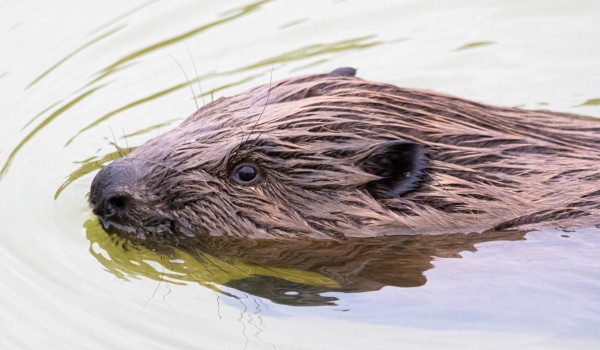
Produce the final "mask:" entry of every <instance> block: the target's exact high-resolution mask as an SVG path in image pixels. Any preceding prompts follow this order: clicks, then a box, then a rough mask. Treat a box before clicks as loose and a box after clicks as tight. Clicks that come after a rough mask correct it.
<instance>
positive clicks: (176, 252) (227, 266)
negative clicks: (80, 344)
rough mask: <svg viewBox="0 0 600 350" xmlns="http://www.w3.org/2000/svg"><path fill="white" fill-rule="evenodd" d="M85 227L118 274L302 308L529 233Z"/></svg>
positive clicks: (407, 283) (420, 280)
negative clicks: (298, 234)
mask: <svg viewBox="0 0 600 350" xmlns="http://www.w3.org/2000/svg"><path fill="white" fill-rule="evenodd" d="M85 228H86V231H87V238H88V240H89V241H90V245H91V249H90V252H91V253H92V254H93V255H94V256H95V257H96V259H98V261H99V262H100V263H102V265H104V267H105V268H106V269H107V270H108V271H110V272H111V273H113V274H114V275H115V276H117V277H119V278H137V277H138V276H145V277H147V278H150V279H153V280H164V281H170V282H173V283H181V282H194V283H199V284H202V285H206V286H211V287H212V286H218V285H224V286H228V287H233V288H235V289H237V290H241V291H244V292H247V293H249V294H252V295H255V296H260V297H263V298H267V299H269V300H271V301H273V302H275V303H279V304H286V305H297V306H315V305H335V301H336V300H337V299H336V298H335V297H332V296H323V295H322V294H323V293H327V292H344V293H359V292H368V291H375V290H379V289H381V288H383V287H385V286H394V287H403V288H406V287H419V286H422V285H424V284H425V283H426V282H427V280H426V278H425V276H424V272H425V271H427V270H429V269H430V268H432V267H433V265H432V264H431V261H432V260H433V259H434V258H436V257H438V258H460V257H461V255H460V254H461V252H464V251H472V252H474V251H476V248H475V245H476V244H479V243H484V242H492V241H500V240H504V241H514V240H523V239H524V237H525V233H524V232H522V231H506V232H496V231H489V232H484V233H481V234H479V233H472V234H462V233H461V234H446V235H439V236H389V237H379V238H368V239H365V238H348V239H345V240H340V241H330V240H289V241H285V240H256V239H253V240H250V239H232V238H229V237H225V238H223V237H207V238H202V239H196V240H192V241H186V242H185V246H180V247H169V246H164V245H152V243H149V242H143V243H144V245H145V246H142V245H141V244H135V243H132V242H130V241H127V240H125V239H123V238H119V237H118V236H116V235H109V234H107V233H105V232H104V231H103V230H102V228H101V226H100V225H99V224H98V223H97V222H96V220H93V219H90V220H88V221H87V222H86V224H85ZM105 254H106V255H105ZM150 262H152V263H154V264H150ZM156 264H158V266H160V267H161V269H156V267H155V266H156Z"/></svg>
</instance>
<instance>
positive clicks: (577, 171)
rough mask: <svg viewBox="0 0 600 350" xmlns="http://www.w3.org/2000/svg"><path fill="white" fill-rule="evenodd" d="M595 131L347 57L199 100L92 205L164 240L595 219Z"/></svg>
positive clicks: (598, 174)
mask: <svg viewBox="0 0 600 350" xmlns="http://www.w3.org/2000/svg"><path fill="white" fill-rule="evenodd" d="M599 135H600V124H598V123H596V122H593V121H589V120H584V119H582V118H577V117H574V116H569V115H564V114H558V113H552V112H545V111H525V110H520V109H516V108H499V107H492V106H486V105H482V104H478V103H474V102H470V101H467V100H463V99H459V98H455V97H450V96H446V95H442V94H438V93H433V92H428V91H421V90H415V89H405V88H399V87H396V86H393V85H388V84H382V83H374V82H368V81H364V80H361V79H359V78H356V77H354V70H353V69H350V68H343V69H338V70H335V71H333V72H332V73H330V74H321V75H312V76H305V77H299V78H293V79H288V80H283V81H280V82H274V83H272V84H268V85H264V86H261V87H258V88H255V89H253V90H250V91H249V92H246V93H243V94H240V95H237V96H233V97H230V98H221V99H219V100H216V101H214V102H212V103H210V104H207V105H206V106H204V107H203V108H201V109H200V110H198V111H197V112H196V113H194V114H193V115H192V116H190V117H189V118H188V119H186V120H185V121H184V122H183V123H182V124H181V125H180V126H179V127H177V128H175V129H173V130H171V131H169V132H167V133H165V134H163V135H161V136H158V137H156V138H154V139H152V140H150V141H148V142H146V143H145V144H143V145H141V146H140V147H138V148H137V149H136V150H135V151H133V152H132V153H130V154H129V155H127V156H125V157H123V158H121V159H119V160H117V161H115V162H113V163H112V164H109V165H108V166H106V167H105V168H104V169H102V170H101V171H100V172H99V173H98V175H97V176H96V178H95V179H94V181H93V183H92V188H91V194H90V201H91V205H92V207H93V211H94V213H95V214H97V215H98V216H99V217H100V220H101V221H102V223H103V225H104V227H105V228H114V229H116V230H117V231H119V232H122V233H126V232H129V233H132V234H134V236H138V237H148V236H152V237H154V238H161V239H173V240H178V239H181V238H185V237H206V236H235V237H256V238H273V237H285V238H294V237H296V238H298V237H300V238H304V237H306V238H337V237H349V236H352V237H355V236H381V235H393V234H418V233H425V234H430V233H443V232H457V231H462V232H466V231H468V232H473V231H482V230H486V229H492V228H496V229H500V228H508V227H515V226H523V225H531V224H536V223H549V222H567V223H568V224H575V223H598V221H599V220H598V217H599V215H598V211H599V201H598V198H599V197H600V190H599V188H600V168H599V165H598V164H600V163H599V161H600V151H599V149H600V136H599ZM565 220H567V221H565Z"/></svg>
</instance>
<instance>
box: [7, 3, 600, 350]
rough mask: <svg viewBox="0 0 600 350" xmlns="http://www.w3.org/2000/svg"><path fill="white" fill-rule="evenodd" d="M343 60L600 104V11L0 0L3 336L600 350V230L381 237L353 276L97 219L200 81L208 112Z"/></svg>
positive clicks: (596, 111) (209, 344) (412, 79)
mask: <svg viewBox="0 0 600 350" xmlns="http://www.w3.org/2000/svg"><path fill="white" fill-rule="evenodd" d="M179 66H181V68H180V67H179ZM340 66H353V67H357V68H359V76H361V77H363V78H366V79H370V80H376V81H384V82H389V83H393V84H397V85H401V86H407V87H419V88H427V89H433V90H436V91H441V92H445V93H450V94H453V95H458V96H461V97H466V98H470V99H474V100H477V101H481V102H487V103H492V104H499V105H508V106H522V107H525V108H544V109H552V110H557V111H566V112H574V113H579V114H586V115H590V116H594V117H600V3H599V2H597V1H566V0H565V1H511V2H508V1H452V2H450V1H441V0H439V1H377V2H373V1H371V2H365V1H258V2H251V1H248V2H244V1H235V2H225V1H220V2H217V1H145V2H143V1H130V2H124V1H97V2H84V1H2V2H0V167H1V169H2V170H1V175H0V176H1V178H0V228H1V229H0V262H1V264H0V281H1V282H0V349H59V348H60V349H131V348H147V349H457V348H459V349H509V348H510V349H599V348H600V256H599V253H598V250H599V247H600V229H597V228H588V229H579V230H577V231H574V232H563V231H559V230H554V229H548V230H544V231H543V232H530V233H527V234H526V235H524V234H522V233H514V235H509V236H507V237H489V238H487V237H486V238H481V237H476V238H473V239H472V240H470V239H465V240H463V241H462V242H459V243H456V240H453V241H452V242H450V243H448V242H447V241H444V242H436V241H435V240H432V241H428V240H424V241H418V240H417V241H416V242H407V243H406V247H407V248H406V250H405V251H404V252H403V253H396V252H395V253H392V256H391V257H390V258H389V259H387V260H386V261H387V262H388V263H387V264H386V261H383V260H381V256H382V255H380V252H378V251H372V250H368V249H367V251H366V253H365V256H367V257H369V259H362V258H357V261H347V262H345V264H347V265H343V266H338V268H339V269H342V270H343V269H344V268H346V266H352V264H353V263H364V266H361V267H360V269H363V270H361V271H366V272H365V274H364V275H361V276H355V277H356V279H353V280H350V281H347V280H342V279H335V278H332V276H333V274H329V275H328V274H326V273H318V272H315V271H308V270H303V269H302V267H301V266H289V264H288V265H282V266H278V267H271V268H269V267H259V266H254V265H251V264H245V263H244V262H242V261H234V262H232V261H221V260H218V259H216V258H210V257H204V256H201V257H194V256H191V255H185V254H184V253H183V252H179V253H178V254H176V255H177V256H168V255H166V254H162V255H161V254H157V253H155V252H152V251H150V250H147V249H144V248H141V247H135V246H134V247H132V246H130V245H128V244H126V243H124V242H122V241H120V240H118V239H116V238H115V237H109V236H108V235H106V234H105V233H104V232H103V231H102V230H101V229H99V227H98V224H97V222H96V220H95V219H94V217H93V215H92V214H91V211H90V209H89V208H88V204H87V197H86V196H87V193H88V190H89V185H90V182H91V180H92V178H93V175H94V174H95V172H96V171H97V170H98V169H99V168H100V167H101V166H102V165H103V164H105V163H106V162H108V161H110V160H111V159H114V158H116V157H118V156H119V150H118V149H117V147H116V145H118V146H119V147H121V148H122V149H126V148H129V147H135V146H137V145H139V144H141V143H142V142H143V141H144V140H147V139H149V138H150V137H152V136H155V135H158V134H160V133H161V132H163V131H165V130H168V129H169V128H172V127H173V126H174V125H176V124H177V123H178V122H180V121H181V120H182V119H183V118H184V117H186V116H188V115H190V114H191V113H192V112H193V111H194V110H195V109H196V106H195V102H194V99H193V98H192V91H190V86H189V84H188V83H187V81H186V77H185V75H187V76H188V78H189V80H191V81H192V82H193V84H192V86H193V88H194V90H195V92H194V94H196V95H198V98H197V99H196V100H197V103H198V104H199V105H202V104H203V103H204V102H207V101H210V100H211V99H213V98H217V97H220V96H228V95H232V94H235V93H238V92H241V91H243V90H245V89H247V88H250V87H253V86H255V85H259V84H264V83H267V82H268V81H269V80H270V76H271V74H272V76H273V80H278V79H283V78H286V77H290V76H293V75H300V74H310V73H321V72H326V71H329V70H332V69H335V68H337V67H340ZM182 70H183V71H185V74H184V73H183V72H182ZM196 80H199V81H200V83H201V88H202V92H200V88H199V87H198V85H197V84H196V82H195V81H196ZM200 95H202V96H200ZM115 144H116V145H115ZM573 186H577V184H573ZM459 241H460V239H459ZM473 245H474V247H475V248H473ZM403 247H404V245H403ZM411 247H412V248H411ZM381 254H384V253H381ZM385 254H387V253H385ZM383 256H384V257H387V255H383ZM361 259H362V260H361ZM377 259H380V260H381V261H379V260H377ZM373 261H375V262H377V264H375V266H372V265H373V263H372V262H373ZM390 262H391V263H390ZM380 263H381V264H382V265H380ZM369 264H370V265H369ZM381 266H383V267H385V268H380V269H377V267H381ZM367 267H369V268H367ZM360 269H359V270H360ZM367 272H368V273H367ZM359 277H360V278H359Z"/></svg>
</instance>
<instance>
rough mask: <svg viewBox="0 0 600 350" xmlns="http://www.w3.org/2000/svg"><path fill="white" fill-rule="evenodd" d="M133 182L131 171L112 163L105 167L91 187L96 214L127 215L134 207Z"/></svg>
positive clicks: (110, 216) (93, 207)
mask: <svg viewBox="0 0 600 350" xmlns="http://www.w3.org/2000/svg"><path fill="white" fill-rule="evenodd" d="M131 182H132V179H131V176H130V174H129V171H127V169H126V168H124V167H123V166H121V165H118V164H115V163H111V164H109V165H107V166H106V167H104V168H103V169H102V170H100V172H98V174H97V175H96V177H95V178H94V180H93V181H92V186H91V189H90V202H91V206H92V211H93V212H94V214H96V215H98V216H100V217H103V218H116V217H125V216H127V214H128V212H129V211H130V209H131V207H132V202H133V195H132V186H131V185H130V183H131Z"/></svg>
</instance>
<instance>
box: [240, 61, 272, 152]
mask: <svg viewBox="0 0 600 350" xmlns="http://www.w3.org/2000/svg"><path fill="white" fill-rule="evenodd" d="M274 67H275V62H274V61H273V63H272V64H271V77H270V78H269V90H267V101H266V102H265V105H264V106H263V110H262V111H261V112H260V115H259V116H258V119H256V122H255V123H254V126H252V129H250V133H249V134H248V138H247V139H246V142H247V141H248V140H249V139H250V136H252V133H253V132H254V128H256V126H257V125H258V122H259V121H260V119H261V118H262V116H263V114H264V113H265V110H266V109H267V105H268V104H269V98H270V97H271V87H272V84H273V68H274ZM260 135H262V132H261V133H260V134H258V136H257V137H256V138H255V139H254V141H256V140H258V138H259V137H260Z"/></svg>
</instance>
